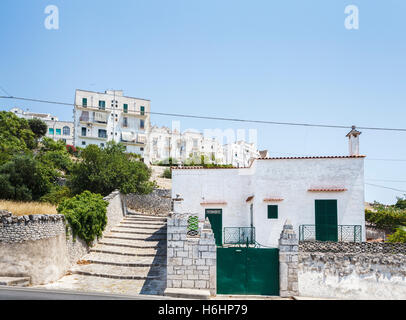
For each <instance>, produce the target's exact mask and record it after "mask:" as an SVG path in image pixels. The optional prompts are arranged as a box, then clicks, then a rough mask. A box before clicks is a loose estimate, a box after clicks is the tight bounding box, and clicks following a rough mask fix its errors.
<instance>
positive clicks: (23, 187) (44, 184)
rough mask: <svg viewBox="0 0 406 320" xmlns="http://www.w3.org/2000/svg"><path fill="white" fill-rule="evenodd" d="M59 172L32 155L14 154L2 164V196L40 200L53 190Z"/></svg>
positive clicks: (0, 172) (4, 197) (0, 192)
mask: <svg viewBox="0 0 406 320" xmlns="http://www.w3.org/2000/svg"><path fill="white" fill-rule="evenodd" d="M57 177H58V173H57V172H56V171H55V170H54V169H53V168H50V167H48V166H45V165H43V164H41V163H40V162H39V161H37V160H36V159H34V158H33V157H32V156H31V155H14V156H13V157H12V158H11V160H10V161H8V162H6V163H4V164H3V165H1V166H0V197H1V198H3V199H11V200H21V201H31V200H38V199H39V198H40V197H42V196H43V195H45V194H46V193H47V192H49V191H50V190H51V187H52V184H53V183H54V182H55V180H56V178H57Z"/></svg>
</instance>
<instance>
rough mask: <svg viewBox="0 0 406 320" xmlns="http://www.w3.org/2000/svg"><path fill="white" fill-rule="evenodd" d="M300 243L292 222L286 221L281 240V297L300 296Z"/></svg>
mask: <svg viewBox="0 0 406 320" xmlns="http://www.w3.org/2000/svg"><path fill="white" fill-rule="evenodd" d="M298 253H299V242H298V239H297V237H296V233H295V231H294V230H293V226H292V223H291V222H290V220H289V219H288V220H286V222H285V225H284V226H283V230H282V232H281V236H280V238H279V288H280V296H281V297H292V296H297V295H299V288H298Z"/></svg>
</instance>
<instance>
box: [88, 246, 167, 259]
mask: <svg viewBox="0 0 406 320" xmlns="http://www.w3.org/2000/svg"><path fill="white" fill-rule="evenodd" d="M90 252H99V253H112V254H119V255H124V256H134V257H135V256H139V257H154V256H166V247H163V246H162V247H158V248H155V247H153V248H134V247H126V246H111V245H105V244H100V243H99V244H97V245H96V246H95V247H93V248H91V249H90Z"/></svg>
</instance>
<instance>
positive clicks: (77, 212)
mask: <svg viewBox="0 0 406 320" xmlns="http://www.w3.org/2000/svg"><path fill="white" fill-rule="evenodd" d="M107 206H108V202H107V201H104V200H103V197H102V196H101V195H100V194H94V193H91V192H90V191H84V192H82V193H81V194H79V195H76V196H74V197H73V198H70V199H65V200H63V201H62V203H61V204H60V205H59V206H58V208H57V210H58V212H59V213H60V214H63V215H64V216H65V217H66V220H67V221H68V223H69V225H70V227H71V228H72V233H73V237H74V238H76V236H79V238H81V239H83V240H84V241H86V243H87V244H88V245H89V244H90V243H91V242H93V240H95V238H96V237H97V238H99V237H101V236H102V233H103V230H104V228H105V227H106V225H107Z"/></svg>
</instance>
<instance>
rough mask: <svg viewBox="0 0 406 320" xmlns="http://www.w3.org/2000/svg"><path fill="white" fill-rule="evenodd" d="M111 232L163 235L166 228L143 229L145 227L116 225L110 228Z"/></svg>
mask: <svg viewBox="0 0 406 320" xmlns="http://www.w3.org/2000/svg"><path fill="white" fill-rule="evenodd" d="M110 231H111V232H118V233H128V234H148V235H159V236H161V235H165V236H166V229H145V228H128V227H122V226H117V227H114V228H113V229H111V230H110Z"/></svg>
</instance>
